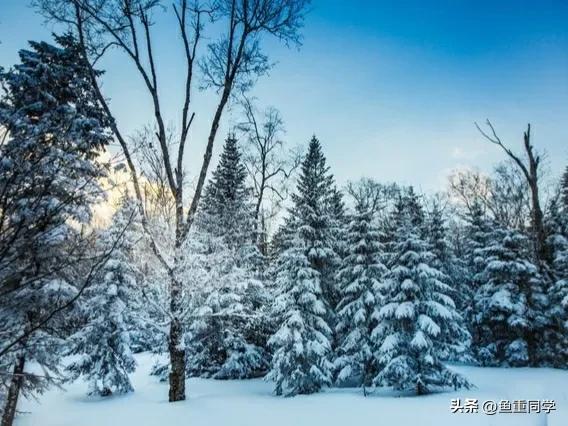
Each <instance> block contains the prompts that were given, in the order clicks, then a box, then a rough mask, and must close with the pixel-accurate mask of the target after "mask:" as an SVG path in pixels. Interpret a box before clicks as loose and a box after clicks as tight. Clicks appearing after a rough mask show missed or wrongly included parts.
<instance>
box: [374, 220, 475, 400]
mask: <svg viewBox="0 0 568 426" xmlns="http://www.w3.org/2000/svg"><path fill="white" fill-rule="evenodd" d="M399 215H400V217H399V218H398V223H399V226H398V229H397V232H396V239H395V242H394V244H393V246H392V253H391V254H392V256H393V257H392V259H394V261H393V263H392V264H391V265H390V271H389V273H388V275H387V279H386V280H385V282H384V285H383V288H382V296H383V298H384V303H383V304H382V306H380V307H378V308H377V310H376V312H375V314H374V318H375V319H376V321H377V323H378V324H377V326H376V328H375V330H374V331H373V338H374V339H375V340H379V341H381V345H380V347H379V349H378V351H377V354H378V357H379V361H380V362H381V367H382V368H381V370H380V371H379V372H378V374H377V375H376V376H375V378H374V384H376V385H386V386H392V387H393V388H394V389H397V390H412V391H415V392H416V393H417V394H424V393H427V392H431V391H432V390H434V389H436V388H440V387H445V386H452V387H454V388H460V387H468V386H469V383H468V382H467V380H466V379H464V378H463V377H461V376H460V375H458V374H457V373H455V372H453V371H451V370H450V369H448V368H447V367H446V366H445V365H444V364H443V363H442V357H441V356H440V355H443V357H446V356H447V355H448V354H451V353H454V352H455V351H456V350H459V349H460V346H461V342H463V339H464V337H467V335H468V334H467V332H466V331H465V330H464V329H463V328H461V327H459V324H460V322H461V317H460V315H459V314H458V313H457V311H456V307H455V304H454V301H453V300H452V299H451V297H450V296H449V294H450V293H451V288H450V286H449V285H448V284H447V281H448V277H447V276H446V275H445V274H443V273H442V272H441V271H439V270H438V269H436V268H435V267H434V263H435V259H436V258H435V256H434V254H433V253H432V252H431V248H430V246H429V245H428V244H427V243H426V242H425V241H424V240H423V239H422V238H421V236H420V231H419V229H418V226H417V225H418V223H417V221H415V220H413V219H414V217H413V216H414V215H413V212H412V210H411V209H402V210H400V211H399Z"/></svg>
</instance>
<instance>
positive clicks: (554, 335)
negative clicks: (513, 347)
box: [541, 197, 568, 368]
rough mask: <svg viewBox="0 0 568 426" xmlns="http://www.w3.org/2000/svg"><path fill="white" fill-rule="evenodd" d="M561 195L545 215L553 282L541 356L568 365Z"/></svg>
mask: <svg viewBox="0 0 568 426" xmlns="http://www.w3.org/2000/svg"><path fill="white" fill-rule="evenodd" d="M559 201H560V202H561V201H562V200H561V198H560V197H558V198H555V199H553V200H552V202H551V204H550V206H549V209H548V212H547V218H546V231H547V234H548V238H547V244H548V246H549V251H550V253H551V254H552V260H553V261H552V265H551V266H552V283H551V285H550V286H549V290H548V298H549V310H548V312H547V314H548V318H549V320H550V323H551V327H549V328H548V329H547V330H546V340H547V343H548V345H547V346H546V347H545V348H542V349H544V350H543V351H541V359H542V360H543V361H544V362H545V363H546V364H548V365H553V366H555V367H559V368H568V210H566V211H562V210H561V209H560V208H559V204H560V203H559Z"/></svg>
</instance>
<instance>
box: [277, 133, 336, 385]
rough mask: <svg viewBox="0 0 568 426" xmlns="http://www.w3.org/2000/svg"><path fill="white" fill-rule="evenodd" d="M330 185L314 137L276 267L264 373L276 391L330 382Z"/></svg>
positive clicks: (332, 263)
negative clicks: (268, 363)
mask: <svg viewBox="0 0 568 426" xmlns="http://www.w3.org/2000/svg"><path fill="white" fill-rule="evenodd" d="M333 190H334V184H333V176H332V175H331V174H330V173H329V167H328V166H327V165H326V160H325V157H324V155H323V152H322V149H321V144H320V142H319V141H318V140H317V139H316V138H315V137H313V138H312V140H311V141H310V145H309V148H308V153H307V155H306V156H305V158H304V160H303V162H302V165H301V173H300V176H299V180H298V186H297V190H296V193H294V194H293V196H292V200H293V203H294V205H293V207H292V208H291V210H290V218H289V222H288V229H289V231H291V232H290V234H291V235H289V236H287V241H288V242H287V244H286V245H287V246H288V247H287V248H286V249H285V250H284V251H283V252H282V253H281V255H280V256H279V258H278V260H277V266H276V268H277V278H276V288H277V291H278V296H277V298H276V303H275V316H276V318H277V320H278V322H279V324H280V327H279V330H278V331H277V332H276V333H275V334H274V335H273V336H272V337H271V339H270V344H271V346H272V348H273V349H274V356H273V359H272V368H271V371H270V373H269V375H268V377H269V378H271V379H272V380H274V381H275V382H276V389H275V390H276V393H277V394H279V395H281V394H284V395H295V394H299V393H312V392H317V391H318V390H319V389H320V388H321V387H322V386H324V385H328V384H330V382H331V372H332V371H331V370H332V365H331V362H330V360H329V357H330V352H331V347H332V344H331V339H332V332H331V327H330V325H329V322H330V321H331V320H332V318H333V315H332V311H331V308H332V307H331V306H330V305H331V302H332V301H331V299H332V295H333V293H334V290H335V288H334V285H335V283H334V281H333V278H334V277H333V274H334V272H335V267H336V265H337V262H338V256H337V254H336V253H335V251H334V247H335V242H334V239H333V236H334V232H333V231H334V225H335V222H334V218H333V217H332V213H331V211H330V206H331V199H332V197H333V194H334V192H333Z"/></svg>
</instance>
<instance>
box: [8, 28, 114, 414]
mask: <svg viewBox="0 0 568 426" xmlns="http://www.w3.org/2000/svg"><path fill="white" fill-rule="evenodd" d="M56 42H57V43H58V46H53V45H51V44H48V43H44V42H42V43H36V42H31V43H30V45H31V49H30V50H22V51H20V63H19V64H17V65H15V66H14V68H13V69H11V70H9V71H6V72H3V73H2V74H1V75H0V80H1V85H2V87H3V88H4V89H5V93H4V96H3V97H2V99H1V100H0V127H3V128H5V129H7V130H8V133H7V138H6V139H5V140H4V142H3V144H2V147H1V148H0V149H1V153H0V157H1V161H0V194H1V195H0V209H1V210H2V214H3V218H4V219H3V221H2V224H1V227H2V228H1V230H0V246H1V247H0V252H1V253H2V255H1V256H0V283H1V285H2V287H3V288H4V289H9V290H10V291H7V292H6V291H0V294H2V296H1V298H0V299H1V300H0V334H2V339H1V342H0V350H2V349H4V345H12V344H13V342H15V343H17V344H15V345H12V346H11V347H10V350H9V352H8V353H7V354H6V356H3V357H2V363H5V364H7V365H12V367H10V369H11V370H12V371H13V372H14V375H13V376H12V379H11V384H10V388H9V391H8V396H7V401H6V407H7V408H6V409H5V410H4V417H5V419H4V420H3V421H6V422H7V423H6V424H11V420H10V418H12V419H13V415H14V412H15V408H16V403H17V399H18V394H19V393H20V391H22V392H24V393H26V392H28V391H41V390H42V389H44V388H45V385H47V384H49V383H51V382H53V377H54V373H55V375H56V374H57V371H58V365H59V362H60V349H61V348H62V346H63V342H62V339H61V337H60V336H61V334H60V333H59V331H60V328H61V327H62V326H63V325H65V323H66V321H67V319H68V316H67V317H66V316H64V315H61V314H57V312H59V311H57V309H58V308H59V307H61V306H63V305H64V304H65V303H67V302H71V301H72V300H73V297H74V296H75V295H76V294H77V288H76V286H75V283H74V282H73V281H74V279H73V278H70V277H77V278H78V281H80V280H83V279H84V277H82V276H80V274H78V273H77V270H79V269H80V268H79V266H78V265H79V264H80V263H81V262H82V261H81V258H82V255H81V253H82V252H83V251H84V247H83V246H85V245H86V242H85V240H84V239H83V236H82V235H81V234H80V233H79V232H78V229H77V227H76V226H75V227H74V226H72V225H71V221H75V223H78V224H86V223H88V222H89V220H90V219H91V206H92V205H93V203H94V202H96V201H97V200H99V199H100V198H101V196H102V191H101V188H100V186H99V184H98V179H99V178H100V177H102V176H104V175H105V170H104V168H103V167H101V163H98V162H96V161H94V160H95V159H96V158H97V157H98V155H99V154H100V153H101V152H102V150H103V149H104V147H105V146H106V145H107V143H108V142H109V140H110V130H109V128H108V121H107V120H106V118H105V117H106V116H105V114H104V112H103V111H102V110H101V109H100V108H99V106H98V104H97V103H96V101H95V99H96V97H95V96H94V94H93V92H92V88H91V84H90V82H91V80H90V71H89V67H88V66H87V65H86V63H85V61H86V58H84V56H83V55H82V51H81V49H80V47H79V46H78V44H77V43H76V42H75V41H74V39H73V38H72V37H71V36H69V35H65V36H62V37H57V36H56ZM5 286H6V287H5ZM52 313H53V314H52ZM46 318H49V320H48V321H47V322H46ZM22 331H25V332H26V333H25V334H24V336H25V337H24V338H21V337H20V336H22ZM29 362H35V363H37V364H39V365H40V366H41V367H42V368H44V371H45V373H44V374H43V375H42V376H41V379H40V380H38V378H36V377H33V376H28V375H25V368H26V365H27V363H29Z"/></svg>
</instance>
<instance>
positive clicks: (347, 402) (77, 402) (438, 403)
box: [15, 354, 568, 426]
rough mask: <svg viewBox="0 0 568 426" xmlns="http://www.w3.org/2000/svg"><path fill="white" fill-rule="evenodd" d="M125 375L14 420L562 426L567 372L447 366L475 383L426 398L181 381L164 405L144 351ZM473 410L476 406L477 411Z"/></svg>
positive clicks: (567, 410)
mask: <svg viewBox="0 0 568 426" xmlns="http://www.w3.org/2000/svg"><path fill="white" fill-rule="evenodd" d="M136 359H137V361H138V363H139V365H138V368H137V370H136V372H135V373H134V374H133V375H132V383H133V385H134V388H135V389H136V390H135V392H134V393H132V394H129V395H123V396H111V397H107V398H101V397H87V396H86V391H87V385H86V384H85V383H84V382H81V381H78V382H76V383H73V384H71V385H68V386H66V389H65V390H61V389H52V390H50V391H49V392H47V393H46V394H45V395H43V396H41V397H40V399H39V401H34V400H22V401H21V403H20V404H19V407H18V409H19V410H20V411H23V412H24V413H22V414H20V415H18V417H17V419H16V422H15V424H16V425H17V426H32V425H33V426H102V425H113V426H114V425H117V426H157V425H160V426H177V425H180V426H181V425H192V426H202V425H203V426H268V425H271V426H284V425H294V426H319V425H322V426H346V425H377V426H383V425H384V426H398V425H401V426H414V425H420V426H446V425H460V426H469V425H488V426H489V425H491V426H529V425H530V426H533V425H535V426H536V425H548V426H566V425H568V371H562V370H554V369H547V368H538V369H530V368H517V369H505V368H479V367H464V366H451V368H453V369H455V370H456V371H458V372H459V373H461V374H463V375H465V376H466V377H467V378H468V379H469V380H470V381H471V382H473V383H474V384H475V385H476V386H477V388H476V389H472V390H460V391H457V392H454V391H448V392H444V393H437V394H431V395H427V396H420V397H417V396H408V395H403V394H400V393H396V392H393V391H389V390H383V389H381V390H375V392H374V393H373V394H372V395H370V396H367V397H364V396H363V393H362V390H361V389H352V388H342V389H326V390H324V391H323V392H321V393H318V394H314V395H302V396H296V397H293V398H284V397H277V396H274V395H273V394H272V383H270V382H266V381H264V380H262V379H255V380H232V381H219V380H212V379H211V380H206V379H190V380H188V381H187V391H188V398H187V400H186V401H183V402H177V403H174V404H170V403H168V401H167V394H168V387H167V383H159V382H158V380H157V379H156V378H155V377H152V376H149V374H148V372H149V370H150V367H151V365H152V362H153V358H152V356H151V355H150V354H139V355H136ZM453 398H461V399H462V403H463V400H464V399H465V398H477V399H479V400H480V405H481V402H483V401H485V400H488V399H490V400H495V401H496V402H497V403H499V401H500V400H501V399H508V400H511V401H513V400H517V399H539V400H543V399H553V400H555V401H556V407H557V410H556V411H554V412H552V413H551V414H549V415H548V418H546V417H547V415H546V414H496V415H494V416H488V415H485V414H482V413H479V414H464V413H461V414H452V413H451V411H450V402H451V399H453ZM480 411H481V410H480Z"/></svg>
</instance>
